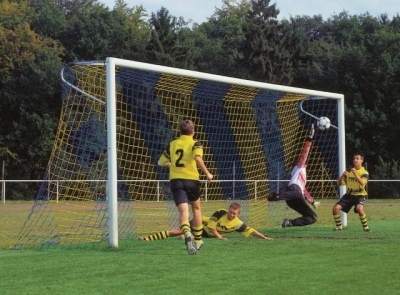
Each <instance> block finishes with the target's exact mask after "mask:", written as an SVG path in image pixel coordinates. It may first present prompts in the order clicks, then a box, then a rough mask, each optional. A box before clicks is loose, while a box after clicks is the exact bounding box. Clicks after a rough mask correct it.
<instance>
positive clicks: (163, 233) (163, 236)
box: [144, 230, 169, 241]
mask: <svg viewBox="0 0 400 295" xmlns="http://www.w3.org/2000/svg"><path fill="white" fill-rule="evenodd" d="M168 237H169V234H168V231H166V230H164V231H160V232H158V233H156V234H152V235H149V236H147V237H144V240H146V241H157V240H164V239H166V238H168Z"/></svg>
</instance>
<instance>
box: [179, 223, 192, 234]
mask: <svg viewBox="0 0 400 295" xmlns="http://www.w3.org/2000/svg"><path fill="white" fill-rule="evenodd" d="M181 231H182V233H183V234H186V233H187V232H190V224H189V222H188V221H182V222H181Z"/></svg>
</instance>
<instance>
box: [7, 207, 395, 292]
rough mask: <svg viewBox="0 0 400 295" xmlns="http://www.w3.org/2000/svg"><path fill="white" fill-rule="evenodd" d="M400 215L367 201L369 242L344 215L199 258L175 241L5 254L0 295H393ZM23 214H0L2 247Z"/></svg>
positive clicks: (227, 243) (234, 243) (241, 241)
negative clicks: (342, 222) (341, 225)
mask: <svg viewBox="0 0 400 295" xmlns="http://www.w3.org/2000/svg"><path fill="white" fill-rule="evenodd" d="M329 207H331V206H330V204H329V206H327V207H326V208H325V209H322V210H326V211H327V212H328V213H329ZM399 208H400V201H394V200H385V201H375V200H368V204H367V205H366V211H367V213H368V215H369V225H370V227H371V228H372V232H369V233H366V232H363V231H362V230H361V225H360V223H359V221H358V220H357V216H356V215H355V214H349V221H348V227H347V228H346V229H345V230H344V231H342V232H333V231H332V227H333V224H332V223H333V221H332V223H331V224H318V223H317V224H315V225H312V226H308V227H297V228H286V229H282V228H278V227H276V228H269V229H259V230H260V231H262V232H264V233H268V235H270V236H271V237H273V238H274V240H272V241H265V240H260V239H257V238H254V237H250V238H247V239H246V238H243V237H241V235H240V234H236V233H234V234H231V235H229V236H228V240H214V239H206V240H205V245H204V247H203V248H202V249H201V250H200V251H199V252H198V254H197V255H196V256H189V255H188V254H187V252H186V249H185V246H184V244H183V242H182V241H180V240H179V239H177V238H170V239H167V240H163V241H155V242H139V241H137V240H130V241H121V242H120V244H119V248H118V249H111V248H109V247H107V245H96V246H94V247H88V248H86V249H70V250H65V249H64V250H63V249H48V250H43V251H38V250H7V249H4V248H3V249H2V250H0V273H1V279H0V294H2V295H3V294H398V293H399V292H400V282H399V280H398V277H397V273H398V269H399V266H398V265H399V264H400V258H399V255H398V248H399V244H400V234H399V228H400V214H399V212H400V211H399ZM16 212H17V213H16ZM6 213H7V214H6ZM25 214H26V212H25V213H23V212H22V210H17V211H14V212H12V211H10V210H9V211H6V210H4V209H2V208H1V206H0V222H1V227H0V238H1V239H4V238H6V236H8V235H9V234H10V233H11V232H12V231H13V227H15V226H16V227H17V228H14V230H15V231H18V230H19V228H18V227H19V226H20V222H18V221H17V220H18V218H17V216H19V218H21V217H24V215H25ZM6 215H8V216H6Z"/></svg>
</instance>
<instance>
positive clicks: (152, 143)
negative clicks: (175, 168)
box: [15, 58, 345, 248]
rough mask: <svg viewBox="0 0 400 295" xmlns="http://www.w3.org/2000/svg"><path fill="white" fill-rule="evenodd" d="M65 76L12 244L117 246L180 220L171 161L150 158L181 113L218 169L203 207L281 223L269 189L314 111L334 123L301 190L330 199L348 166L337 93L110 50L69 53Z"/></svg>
mask: <svg viewBox="0 0 400 295" xmlns="http://www.w3.org/2000/svg"><path fill="white" fill-rule="evenodd" d="M61 76H62V80H63V105H62V112H61V116H60V121H59V125H58V130H57V133H56V139H55V143H54V147H53V150H52V153H51V157H50V161H49V164H48V168H47V173H46V175H45V177H44V181H43V183H42V185H41V186H40V189H39V192H38V194H37V197H36V200H35V204H34V206H33V207H32V210H31V213H30V215H29V217H28V218H27V220H26V222H25V225H24V227H23V228H22V230H21V233H20V235H19V238H18V241H17V242H16V245H15V246H16V247H18V248H23V247H38V246H40V247H46V246H54V245H87V244H91V243H98V242H108V243H109V244H110V246H112V247H118V241H119V240H121V239H129V238H135V237H136V236H137V235H142V234H146V233H150V232H155V231H159V230H166V229H168V228H170V227H175V226H177V225H178V214H177V210H176V208H175V204H174V202H173V200H172V197H171V192H170V190H169V184H168V171H167V170H165V169H164V168H162V167H159V166H158V165H157V160H158V157H159V156H160V154H161V153H162V151H163V150H164V149H165V147H166V145H167V144H168V142H169V141H171V140H172V139H174V138H175V137H177V136H179V133H178V129H179V127H178V126H179V123H180V122H181V121H182V120H184V119H191V120H193V121H194V123H195V125H196V133H195V138H196V139H197V140H199V141H201V142H202V143H203V146H204V161H205V162H206V165H207V167H209V170H210V172H211V173H213V174H214V176H215V178H214V180H213V181H211V182H206V181H205V180H204V179H201V180H202V208H203V214H204V215H208V214H211V213H212V212H214V211H215V210H217V209H220V208H224V207H225V208H226V207H227V206H228V205H229V203H230V202H233V201H236V202H240V203H241V204H242V207H243V211H242V214H241V218H242V219H243V220H244V221H245V222H246V223H248V224H249V225H251V226H253V227H256V228H258V229H266V228H271V227H276V226H280V223H281V221H282V218H283V217H290V216H287V214H291V213H288V211H290V210H287V208H286V205H285V204H284V202H270V203H269V202H268V201H267V196H268V194H269V193H270V192H272V191H275V190H277V189H278V188H279V187H280V186H283V185H285V184H286V183H287V181H288V179H289V178H288V174H289V172H290V170H291V165H292V163H293V161H295V160H297V159H298V157H299V155H300V152H301V148H302V145H303V143H304V139H305V136H306V132H307V129H308V127H309V126H310V124H312V123H316V119H318V118H319V117H322V116H324V117H328V118H329V119H330V121H331V124H332V126H331V127H330V128H329V129H327V130H324V131H321V130H317V132H316V135H315V140H314V144H313V146H312V149H311V151H310V156H309V161H308V168H307V173H308V188H309V190H310V192H311V193H312V194H313V196H314V198H316V199H337V196H338V191H337V187H336V183H335V180H336V179H337V177H338V175H339V173H341V172H342V171H343V170H344V169H345V153H344V150H345V146H344V142H345V140H344V97H343V95H342V94H336V93H328V92H322V91H315V90H308V89H300V88H293V87H286V86H280V85H273V84H267V83H260V82H254V81H248V80H241V79H235V78H229V77H223V76H218V75H211V74H206V73H200V72H194V71H188V70H182V69H176V68H170V67H164V66H158V65H152V64H145V63H140V62H135V61H128V60H122V59H118V58H107V59H106V61H105V62H76V63H71V64H69V65H67V66H65V67H64V68H63V69H62V71H61ZM332 204H333V201H331V202H330V206H331V205H332ZM329 218H330V223H331V225H332V223H333V221H332V217H331V216H329Z"/></svg>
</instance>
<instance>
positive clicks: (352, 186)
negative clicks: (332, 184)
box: [340, 167, 369, 197]
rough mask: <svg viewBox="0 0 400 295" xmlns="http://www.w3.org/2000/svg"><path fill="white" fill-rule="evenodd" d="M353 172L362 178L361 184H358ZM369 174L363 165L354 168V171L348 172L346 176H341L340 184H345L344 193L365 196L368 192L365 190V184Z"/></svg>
mask: <svg viewBox="0 0 400 295" xmlns="http://www.w3.org/2000/svg"><path fill="white" fill-rule="evenodd" d="M354 173H356V174H357V175H358V176H359V177H360V178H361V179H362V180H363V182H364V183H363V184H360V183H359V182H358V181H357V178H356V177H355V175H354ZM368 178H369V174H368V171H367V170H365V168H364V167H361V168H360V169H358V170H356V171H355V172H349V174H348V175H347V177H343V178H342V182H341V183H340V185H346V186H347V190H346V194H349V195H352V196H357V197H359V196H367V195H368V192H367V190H366V185H367V182H368Z"/></svg>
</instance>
